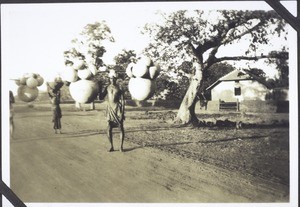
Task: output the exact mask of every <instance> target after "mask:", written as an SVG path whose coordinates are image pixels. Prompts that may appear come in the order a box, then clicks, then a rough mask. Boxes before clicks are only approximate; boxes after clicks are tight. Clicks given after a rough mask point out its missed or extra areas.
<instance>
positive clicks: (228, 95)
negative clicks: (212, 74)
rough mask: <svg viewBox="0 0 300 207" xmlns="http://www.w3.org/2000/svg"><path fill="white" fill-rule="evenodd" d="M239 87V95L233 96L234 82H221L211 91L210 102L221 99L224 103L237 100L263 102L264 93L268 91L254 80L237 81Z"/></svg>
mask: <svg viewBox="0 0 300 207" xmlns="http://www.w3.org/2000/svg"><path fill="white" fill-rule="evenodd" d="M239 84H240V87H241V95H240V96H235V95H234V87H235V82H234V81H223V82H221V83H219V84H218V85H216V86H215V87H214V88H213V89H212V90H211V98H212V101H216V100H219V99H221V100H222V101H225V102H232V101H236V100H237V99H239V101H243V100H262V101H264V100H265V97H266V93H267V92H268V91H269V90H268V89H267V87H266V86H264V85H263V84H261V83H259V82H257V81H254V80H242V81H239Z"/></svg>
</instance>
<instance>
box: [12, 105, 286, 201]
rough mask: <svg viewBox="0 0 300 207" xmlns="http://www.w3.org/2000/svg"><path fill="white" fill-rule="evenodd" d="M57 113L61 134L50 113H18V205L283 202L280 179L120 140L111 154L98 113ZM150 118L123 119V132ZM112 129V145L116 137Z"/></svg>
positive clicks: (14, 141) (15, 166) (14, 187)
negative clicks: (55, 129)
mask: <svg viewBox="0 0 300 207" xmlns="http://www.w3.org/2000/svg"><path fill="white" fill-rule="evenodd" d="M63 111H64V112H63V113H64V114H63V119H62V126H63V134H54V133H53V130H52V123H51V113H50V110H49V111H47V110H45V111H39V110H37V109H30V110H26V111H21V110H20V111H19V112H18V113H16V116H15V125H16V131H15V134H14V137H13V139H12V140H11V149H10V150H11V153H10V154H11V188H12V190H13V191H14V192H15V193H16V194H17V195H18V196H19V197H20V198H21V199H22V200H23V201H24V202H49V203H52V202H99V203H100V202H101V203H102V202H113V203H120V202H121V203H122V202H132V203H136V202H139V203H154V202H155V203H157V202H164V203H165V202H167V203H173V202H184V203H190V202H194V203H203V202H232V203H235V202H256V203H257V202H276V201H280V202H282V201H288V199H289V195H288V194H286V187H284V186H282V185H281V184H278V183H274V182H271V181H267V180H263V179H259V178H256V177H253V176H250V175H246V174H241V173H239V172H234V171H227V170H225V169H221V168H217V167H215V166H212V165H207V164H205V163H201V162H194V161H192V160H190V159H185V158H182V157H178V156H175V155H170V154H168V153H165V152H163V151H161V150H158V149H155V148H151V147H147V146H143V145H137V144H133V143H129V142H126V140H125V150H126V151H125V152H124V153H121V152H119V151H115V152H112V153H109V152H107V149H108V141H107V138H106V134H105V121H104V120H103V113H102V112H101V111H100V112H99V111H98V112H97V111H87V112H82V111H81V112H73V111H72V112H71V111H67V110H64V109H63ZM128 113H133V112H128ZM150 123H151V122H150V121H149V120H148V121H145V122H143V120H139V122H137V121H135V120H130V118H129V119H127V120H126V126H125V127H126V128H127V133H126V136H127V137H130V136H133V135H132V133H131V130H132V129H138V128H139V126H144V127H147V126H148V127H150V125H149V124H150ZM152 124H153V125H155V123H154V122H153V123H152ZM157 125H158V124H157ZM151 126H152V125H151ZM160 127H167V125H165V126H163V125H160ZM115 132H116V133H115V134H114V137H115V139H114V140H115V149H116V150H118V149H119V147H118V144H119V134H118V132H117V130H116V131H115ZM145 139H147V137H145Z"/></svg>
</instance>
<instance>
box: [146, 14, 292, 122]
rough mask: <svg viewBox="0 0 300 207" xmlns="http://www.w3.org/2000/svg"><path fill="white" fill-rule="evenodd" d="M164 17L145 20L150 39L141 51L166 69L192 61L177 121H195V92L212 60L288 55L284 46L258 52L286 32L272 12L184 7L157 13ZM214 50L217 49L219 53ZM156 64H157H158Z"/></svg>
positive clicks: (285, 57) (282, 22) (271, 57)
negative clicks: (238, 49) (230, 51)
mask: <svg viewBox="0 0 300 207" xmlns="http://www.w3.org/2000/svg"><path fill="white" fill-rule="evenodd" d="M162 16H163V18H164V21H161V22H159V23H157V24H154V25H150V24H147V25H146V26H145V29H144V33H148V34H149V36H150V38H151V43H150V44H149V47H148V48H147V49H146V51H147V52H148V53H149V54H150V55H151V56H152V57H154V58H157V59H158V60H159V61H160V62H162V63H166V64H168V67H169V68H170V67H171V68H178V67H179V66H180V65H181V64H182V62H183V61H187V60H188V61H191V62H192V63H193V67H192V68H191V69H192V70H193V71H194V74H193V76H192V78H191V80H190V85H189V87H188V89H187V91H186V94H185V96H184V98H183V101H182V103H181V106H180V108H179V111H178V114H177V119H176V120H177V121H180V122H182V123H198V119H197V117H196V114H195V104H196V101H197V99H196V96H197V93H198V91H199V89H201V88H202V84H203V77H205V74H206V73H207V71H208V70H209V68H211V67H212V66H213V65H214V64H217V63H220V62H223V61H241V60H247V61H257V60H259V59H266V58H267V59H288V52H287V51H286V50H279V51H272V52H271V51H263V53H259V54H257V53H258V51H259V50H258V48H259V47H260V46H261V45H268V43H269V41H270V38H272V37H274V36H275V35H278V36H279V35H281V34H282V33H285V32H286V31H285V24H286V23H285V21H284V20H283V19H282V18H281V17H280V16H279V15H278V14H277V13H276V12H274V11H236V10H218V11H206V12H204V11H199V10H195V11H186V10H180V11H177V12H173V13H171V14H169V15H166V14H162ZM241 41H243V42H247V44H248V47H247V48H248V49H247V50H246V51H244V52H243V53H241V54H238V55H227V54H226V53H224V52H223V53H222V54H220V51H224V48H226V47H228V46H230V45H237V46H238V43H239V42H241ZM218 52H219V53H218ZM162 63H161V64H162Z"/></svg>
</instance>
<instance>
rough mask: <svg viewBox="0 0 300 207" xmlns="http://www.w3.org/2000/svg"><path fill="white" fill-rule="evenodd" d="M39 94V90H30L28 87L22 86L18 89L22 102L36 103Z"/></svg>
mask: <svg viewBox="0 0 300 207" xmlns="http://www.w3.org/2000/svg"><path fill="white" fill-rule="evenodd" d="M38 94H39V90H38V89H37V88H36V87H35V88H30V87H28V86H26V85H21V86H19V88H18V97H19V98H20V100H22V101H24V102H31V101H34V100H35V99H36V98H37V97H38Z"/></svg>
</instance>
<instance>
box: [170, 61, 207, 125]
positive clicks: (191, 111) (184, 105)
mask: <svg viewBox="0 0 300 207" xmlns="http://www.w3.org/2000/svg"><path fill="white" fill-rule="evenodd" d="M201 83H202V68H201V65H200V64H198V63H197V66H196V72H195V75H194V76H193V77H192V79H191V83H190V85H189V88H188V90H187V92H186V94H185V96H184V98H183V100H182V102H181V105H180V108H179V110H178V114H177V117H176V120H175V121H176V122H179V123H182V124H190V123H191V124H197V123H198V118H197V116H196V113H195V106H196V103H197V98H196V97H197V92H198V89H199V87H200V85H201Z"/></svg>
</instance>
